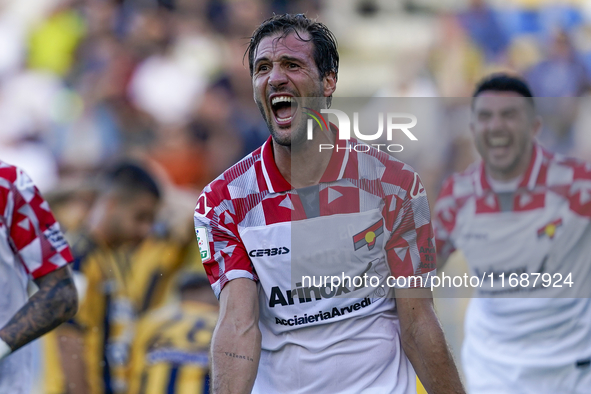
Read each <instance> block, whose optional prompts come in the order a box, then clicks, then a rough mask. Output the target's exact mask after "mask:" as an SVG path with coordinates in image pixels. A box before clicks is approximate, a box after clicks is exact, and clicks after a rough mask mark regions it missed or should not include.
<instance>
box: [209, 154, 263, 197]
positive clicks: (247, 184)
mask: <svg viewBox="0 0 591 394" xmlns="http://www.w3.org/2000/svg"><path fill="white" fill-rule="evenodd" d="M261 151H262V147H259V148H257V149H256V150H254V151H253V152H251V153H249V154H248V155H247V156H245V157H244V158H242V159H241V160H240V161H238V162H237V163H236V164H234V165H233V166H231V167H230V168H228V169H227V170H226V171H224V172H223V173H222V174H221V175H219V176H218V177H217V178H216V179H214V180H213V181H211V182H210V183H209V184H208V185H207V186H205V187H204V188H203V191H202V192H201V195H202V196H203V195H204V194H207V196H208V198H209V199H216V200H219V201H221V200H224V199H231V196H230V191H229V187H230V186H231V187H232V188H238V189H251V188H252V187H253V186H254V185H256V184H257V182H258V180H259V178H260V177H263V174H262V171H261Z"/></svg>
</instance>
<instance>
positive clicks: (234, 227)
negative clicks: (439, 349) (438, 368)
mask: <svg viewBox="0 0 591 394" xmlns="http://www.w3.org/2000/svg"><path fill="white" fill-rule="evenodd" d="M356 144H357V142H356V141H354V140H351V141H348V142H347V141H340V142H339V149H338V150H335V151H334V152H333V154H332V157H331V160H330V162H329V164H328V167H327V169H326V171H325V173H324V175H323V177H322V178H321V180H320V183H319V185H316V186H311V187H307V188H303V189H297V190H296V189H293V188H292V187H291V185H290V184H289V183H288V182H287V181H286V180H285V179H284V178H283V177H282V175H281V173H280V172H279V170H278V168H277V166H276V164H275V161H274V157H273V148H272V140H271V138H269V139H268V140H267V142H265V144H264V145H263V146H262V147H261V148H259V149H257V150H256V151H254V152H253V153H252V154H250V155H249V156H247V157H246V158H245V159H243V160H242V161H240V162H239V163H238V164H236V165H235V166H233V167H232V168H230V169H229V170H227V171H226V172H224V174H222V175H221V176H220V177H219V178H218V179H216V180H215V181H213V182H212V183H211V184H210V185H208V186H207V187H206V188H205V189H204V191H203V193H202V195H201V196H200V198H199V202H198V204H197V208H196V211H195V227H196V233H197V238H198V241H199V243H200V250H201V256H202V260H203V263H204V266H205V269H206V271H207V274H208V276H209V279H210V281H211V283H212V287H213V289H214V291H215V294H216V295H217V296H218V297H219V295H220V292H221V291H222V289H223V287H224V285H225V284H226V283H227V282H228V281H230V280H233V279H236V278H248V279H252V280H255V281H257V282H258V287H259V304H260V324H259V326H260V328H261V332H262V353H261V361H260V364H259V370H258V371H259V372H258V376H257V379H256V381H255V388H254V391H253V393H269V392H285V393H295V392H298V393H299V392H312V391H314V390H315V391H317V392H326V391H327V390H329V391H330V392H334V393H362V392H363V393H410V392H412V393H414V392H415V391H414V390H415V375H414V371H413V369H412V366H411V365H410V363H409V361H408V359H407V357H406V356H405V355H404V352H403V350H402V347H401V344H400V327H399V322H398V316H397V314H396V304H395V299H394V298H393V297H392V296H391V293H390V292H389V291H388V290H389V289H388V286H387V284H386V278H387V277H388V276H389V275H390V274H391V275H392V276H394V277H397V278H402V279H405V278H409V277H412V276H415V277H420V278H421V279H424V282H423V285H424V286H428V285H429V282H428V279H429V277H430V275H432V274H433V273H434V269H435V253H434V252H435V250H434V244H433V243H432V236H433V231H432V227H431V222H430V213H429V206H428V202H427V198H426V194H425V191H424V188H423V187H422V185H421V182H420V179H419V177H418V175H417V174H416V173H415V172H414V171H413V170H412V168H410V167H409V166H407V165H405V164H404V163H402V162H400V161H398V160H396V159H394V158H392V157H390V156H388V155H387V154H385V153H382V152H379V151H377V150H375V149H373V148H371V147H369V146H367V145H356ZM354 146H357V150H367V152H364V153H359V152H357V151H355V149H352V147H354ZM292 171H295V169H294V168H292ZM364 275H367V277H368V278H373V282H372V280H370V279H367V286H365V285H360V283H359V282H357V285H355V284H354V283H351V282H347V281H346V277H347V276H349V277H351V278H353V277H355V276H358V277H363V276H364ZM305 276H309V277H311V278H312V277H313V278H315V279H314V281H313V282H311V281H310V280H308V282H306V279H305V278H304V277H305ZM326 276H338V277H340V278H341V277H343V276H344V277H345V279H344V283H342V284H341V285H335V286H334V287H333V288H331V287H330V283H329V285H328V287H327V286H324V285H323V284H321V283H320V277H326ZM370 282H371V283H373V285H370ZM392 284H393V283H392ZM398 285H399V286H400V287H415V286H419V285H420V283H419V280H418V279H415V280H412V281H411V280H408V281H400V280H399V281H398Z"/></svg>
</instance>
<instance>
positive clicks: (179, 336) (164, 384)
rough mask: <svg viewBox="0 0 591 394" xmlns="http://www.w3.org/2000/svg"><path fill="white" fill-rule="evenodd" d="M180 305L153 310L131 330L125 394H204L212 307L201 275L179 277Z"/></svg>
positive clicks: (215, 309)
mask: <svg viewBox="0 0 591 394" xmlns="http://www.w3.org/2000/svg"><path fill="white" fill-rule="evenodd" d="M177 287H178V292H179V293H180V302H179V303H178V304H177V303H174V304H169V305H167V306H165V307H163V308H161V309H158V310H155V311H153V312H151V313H150V314H148V315H147V316H146V317H144V318H143V319H141V320H140V321H139V322H138V324H137V327H136V332H137V335H136V337H135V339H134V341H133V345H132V349H131V359H130V361H131V362H130V379H129V382H130V384H129V392H128V393H129V394H140V393H141V394H182V393H194V394H208V393H209V392H210V391H209V344H210V341H211V336H212V333H213V329H214V327H215V324H216V321H217V317H218V302H217V299H216V298H215V295H214V294H213V291H212V290H211V288H210V286H209V281H208V280H207V277H206V276H205V273H204V272H202V273H197V272H187V271H183V272H181V273H180V275H179V284H178V286H177Z"/></svg>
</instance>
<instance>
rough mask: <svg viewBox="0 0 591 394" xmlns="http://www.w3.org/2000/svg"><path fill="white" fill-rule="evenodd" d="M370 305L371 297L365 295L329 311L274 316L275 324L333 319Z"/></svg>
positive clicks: (295, 323)
mask: <svg viewBox="0 0 591 394" xmlns="http://www.w3.org/2000/svg"><path fill="white" fill-rule="evenodd" d="M370 305H371V299H370V298H367V297H366V298H364V299H363V300H362V301H360V302H356V303H354V304H351V305H349V306H345V307H342V308H337V307H333V308H332V309H331V310H330V311H318V313H316V314H310V315H308V314H307V313H304V314H303V315H302V316H298V315H294V316H293V319H280V318H278V317H275V324H279V325H282V326H300V325H303V324H310V323H314V322H319V321H323V320H329V319H334V318H335V317H339V316H343V315H345V314H346V313H351V312H354V311H358V310H360V309H362V308H366V307H368V306H370Z"/></svg>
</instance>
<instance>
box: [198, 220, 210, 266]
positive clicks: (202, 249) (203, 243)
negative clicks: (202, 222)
mask: <svg viewBox="0 0 591 394" xmlns="http://www.w3.org/2000/svg"><path fill="white" fill-rule="evenodd" d="M195 234H196V235H197V243H198V244H199V254H201V261H202V262H206V261H207V260H209V259H210V258H211V252H210V250H209V239H208V237H207V229H206V228H205V227H195Z"/></svg>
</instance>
